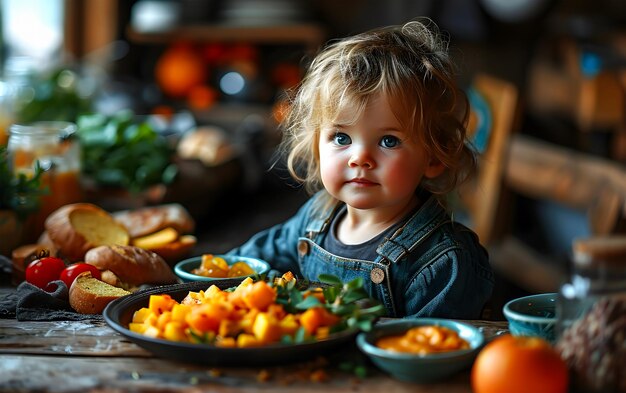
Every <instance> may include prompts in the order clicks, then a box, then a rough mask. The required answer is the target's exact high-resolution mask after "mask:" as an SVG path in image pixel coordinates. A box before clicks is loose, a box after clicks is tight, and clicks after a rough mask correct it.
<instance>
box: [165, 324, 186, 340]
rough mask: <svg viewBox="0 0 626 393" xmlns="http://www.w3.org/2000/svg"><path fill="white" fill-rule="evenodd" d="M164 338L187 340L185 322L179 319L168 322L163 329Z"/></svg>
mask: <svg viewBox="0 0 626 393" xmlns="http://www.w3.org/2000/svg"><path fill="white" fill-rule="evenodd" d="M163 338H165V339H166V340H171V341H187V334H185V324H184V323H183V322H179V321H171V322H168V323H167V324H166V325H165V327H164V329H163Z"/></svg>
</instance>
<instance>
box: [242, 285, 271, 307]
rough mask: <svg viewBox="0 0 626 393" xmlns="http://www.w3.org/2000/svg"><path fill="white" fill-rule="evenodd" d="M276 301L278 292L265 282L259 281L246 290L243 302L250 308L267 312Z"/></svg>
mask: <svg viewBox="0 0 626 393" xmlns="http://www.w3.org/2000/svg"><path fill="white" fill-rule="evenodd" d="M274 300H276V290H275V289H274V288H272V287H270V286H269V285H267V283H266V282H265V281H257V282H255V283H254V284H252V285H251V286H250V287H249V288H247V289H246V293H245V295H244V296H243V301H244V302H245V304H246V306H248V307H249V308H257V309H259V310H261V311H265V310H267V308H268V307H269V305H270V304H272V303H274Z"/></svg>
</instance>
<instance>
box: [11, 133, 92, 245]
mask: <svg viewBox="0 0 626 393" xmlns="http://www.w3.org/2000/svg"><path fill="white" fill-rule="evenodd" d="M76 128H77V127H76V125H75V124H74V123H71V122H64V121H40V122H35V123H31V124H13V125H11V127H10V128H9V141H8V145H7V151H8V154H9V165H10V166H11V168H12V171H13V172H14V173H16V174H20V173H22V174H25V175H26V176H32V175H33V174H34V171H35V163H36V162H39V165H40V166H41V168H42V169H43V170H44V173H43V175H42V177H41V182H42V187H45V188H46V189H47V192H46V193H45V195H43V196H42V197H41V205H40V208H39V211H38V212H37V213H36V214H34V215H33V217H32V231H31V232H32V234H31V236H29V237H30V239H29V240H30V241H35V240H37V237H38V236H39V235H40V234H41V233H42V232H43V230H44V221H45V220H46V218H47V217H48V215H50V213H52V212H53V211H54V210H56V209H58V208H59V207H61V206H63V205H66V204H68V203H75V202H80V201H82V200H83V189H82V187H81V184H80V172H81V159H80V155H81V152H80V145H79V143H78V139H77V138H76V136H75V133H76Z"/></svg>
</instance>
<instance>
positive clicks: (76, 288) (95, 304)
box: [69, 272, 130, 314]
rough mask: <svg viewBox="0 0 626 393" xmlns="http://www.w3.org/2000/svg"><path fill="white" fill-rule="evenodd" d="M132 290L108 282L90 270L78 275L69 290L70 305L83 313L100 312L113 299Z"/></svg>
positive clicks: (128, 293)
mask: <svg viewBox="0 0 626 393" xmlns="http://www.w3.org/2000/svg"><path fill="white" fill-rule="evenodd" d="M125 295H130V292H128V291H126V290H124V289H122V288H118V287H115V286H113V285H110V284H107V283H105V282H103V281H100V280H98V279H97V278H94V277H92V276H91V274H90V273H89V272H86V273H83V274H81V275H79V276H78V277H76V279H75V280H74V282H73V283H72V286H71V287H70V290H69V301H70V306H71V307H72V308H73V309H74V310H75V311H76V312H79V313H81V314H100V313H102V311H103V310H104V308H105V307H106V306H107V304H109V303H110V302H111V301H113V300H115V299H117V298H119V297H122V296H125Z"/></svg>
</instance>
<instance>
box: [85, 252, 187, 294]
mask: <svg viewBox="0 0 626 393" xmlns="http://www.w3.org/2000/svg"><path fill="white" fill-rule="evenodd" d="M85 262H87V263H89V264H91V265H94V266H95V267H97V268H98V269H100V270H110V271H112V272H113V274H115V275H116V276H117V277H118V278H119V280H120V281H122V282H123V283H125V284H128V285H130V286H139V285H143V284H173V283H176V282H178V279H177V278H176V275H174V273H173V272H172V269H171V268H170V267H169V266H168V265H167V263H166V262H165V261H164V260H163V258H161V257H160V256H159V255H157V254H156V253H154V252H152V251H148V250H144V249H143V248H139V247H135V246H116V245H113V246H100V247H96V248H93V249H91V250H89V251H87V253H86V254H85Z"/></svg>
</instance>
